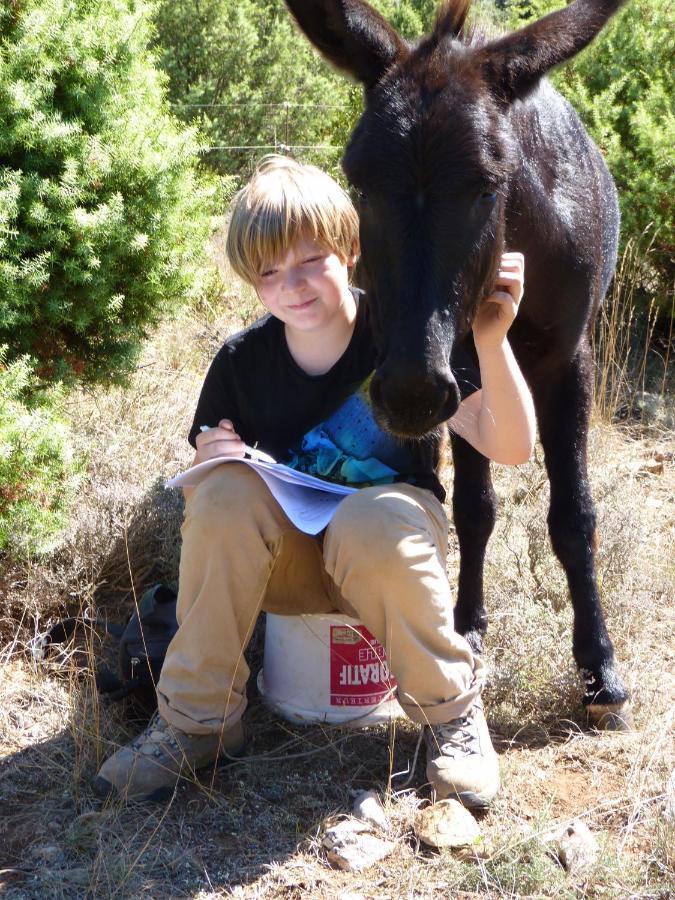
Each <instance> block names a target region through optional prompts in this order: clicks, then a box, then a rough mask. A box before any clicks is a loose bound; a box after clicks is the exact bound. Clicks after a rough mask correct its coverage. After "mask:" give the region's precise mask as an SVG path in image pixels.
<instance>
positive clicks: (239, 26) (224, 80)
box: [156, 0, 437, 175]
mask: <svg viewBox="0 0 675 900" xmlns="http://www.w3.org/2000/svg"><path fill="white" fill-rule="evenodd" d="M436 5H437V4H436V0H374V2H373V6H375V7H376V8H377V9H379V10H380V11H381V12H383V13H384V15H385V16H386V17H387V18H388V19H389V20H390V21H391V22H392V23H393V24H394V25H395V26H396V27H397V28H399V29H400V31H401V33H402V34H404V35H406V36H407V37H411V38H412V37H416V36H418V35H419V34H421V33H422V32H423V31H424V30H425V29H427V28H428V27H429V26H430V24H431V21H432V20H433V16H434V15H435V11H436ZM156 23H157V52H158V61H159V63H160V65H161V66H162V67H163V68H164V69H165V71H166V72H167V74H168V76H169V85H170V95H171V99H172V101H173V102H174V103H175V104H176V107H175V109H176V113H177V115H179V116H181V118H183V119H184V121H186V122H193V121H195V120H197V121H198V122H199V126H200V129H201V131H202V133H203V134H204V136H205V137H206V139H207V140H208V142H209V144H210V145H211V146H212V147H213V148H216V149H213V150H212V151H211V152H209V153H208V154H206V155H205V156H204V159H205V161H206V162H207V163H208V164H209V165H211V166H213V167H214V168H215V169H216V170H217V171H219V172H235V173H242V175H245V174H246V173H247V171H248V170H249V169H250V168H251V164H252V161H254V160H257V159H258V158H260V157H261V156H263V155H264V154H265V153H266V152H267V153H269V152H272V151H274V150H275V149H276V150H278V151H279V152H284V151H285V150H286V148H292V149H291V152H293V153H294V154H295V155H296V156H300V157H302V158H303V159H306V160H312V161H314V162H316V163H317V164H319V165H322V166H324V167H325V168H328V169H330V170H331V171H333V172H334V171H336V169H337V163H338V160H339V158H340V156H341V155H342V150H343V148H344V142H345V140H346V137H347V135H348V134H349V130H350V126H351V124H352V123H353V122H354V120H355V117H356V116H357V114H360V109H361V99H360V98H361V89H360V88H354V87H353V86H352V85H351V84H350V82H349V80H348V79H347V78H346V77H345V76H344V75H341V74H340V73H338V72H337V71H335V69H333V68H332V67H331V66H329V65H328V64H327V63H326V62H324V61H323V59H322V58H321V57H320V56H319V54H318V53H317V52H316V51H315V50H314V49H313V48H312V47H311V46H310V44H309V42H308V41H307V40H305V38H304V37H303V36H302V35H301V33H300V32H299V31H298V30H297V29H296V28H295V26H294V24H293V20H292V17H291V14H290V13H289V12H288V10H287V9H286V7H285V6H284V4H283V3H282V2H281V0H201V2H200V3H199V4H196V3H195V2H194V0H160V2H159V5H158V11H157V17H156ZM223 147H226V148H232V147H236V148H239V149H218V148H223ZM317 147H326V148H328V149H326V150H319V149H315V148H317Z"/></svg>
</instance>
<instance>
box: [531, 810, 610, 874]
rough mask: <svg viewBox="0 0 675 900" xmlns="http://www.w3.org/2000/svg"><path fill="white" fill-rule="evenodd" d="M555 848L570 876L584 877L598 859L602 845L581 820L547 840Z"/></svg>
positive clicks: (564, 827) (563, 828)
mask: <svg viewBox="0 0 675 900" xmlns="http://www.w3.org/2000/svg"><path fill="white" fill-rule="evenodd" d="M544 840H545V841H550V842H552V843H553V845H554V846H555V848H556V850H557V852H558V857H559V859H560V862H561V863H562V865H563V867H564V868H565V869H566V871H568V872H569V873H570V875H576V876H584V875H586V873H587V872H588V870H589V869H591V868H592V867H593V866H594V865H595V863H596V862H597V859H598V854H599V853H600V845H599V844H598V842H597V841H596V839H595V838H594V837H593V835H592V834H591V832H590V829H589V828H588V826H587V825H585V824H584V823H583V822H582V821H581V819H575V820H574V821H573V822H570V824H569V825H565V826H563V827H562V828H559V829H557V830H556V831H553V832H551V833H550V834H548V835H547V836H546V837H545V838H544Z"/></svg>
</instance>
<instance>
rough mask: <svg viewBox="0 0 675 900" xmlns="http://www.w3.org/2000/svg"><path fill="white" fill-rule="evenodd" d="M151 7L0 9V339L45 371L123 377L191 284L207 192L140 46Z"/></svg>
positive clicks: (46, 0)
mask: <svg viewBox="0 0 675 900" xmlns="http://www.w3.org/2000/svg"><path fill="white" fill-rule="evenodd" d="M151 13H152V7H151V6H150V5H149V4H148V3H147V2H145V0H5V2H4V3H3V4H2V7H1V8H0V344H6V345H7V346H8V351H7V352H8V360H10V361H11V360H12V359H17V358H20V357H22V356H24V355H26V356H27V357H29V358H31V359H32V360H36V361H37V364H38V367H37V371H38V374H39V375H40V377H41V378H42V379H43V381H66V382H68V381H71V382H72V381H74V380H83V381H88V382H100V383H114V382H120V381H122V380H123V379H124V376H125V374H126V373H128V371H129V369H130V367H131V366H132V364H133V362H134V359H135V358H136V354H137V351H138V349H139V346H140V343H141V341H142V339H143V337H144V336H145V335H146V334H147V332H148V330H149V329H150V328H151V327H152V326H153V325H154V324H155V323H156V322H157V321H158V320H159V318H160V316H161V315H163V314H165V313H166V311H167V309H169V308H171V307H173V306H175V305H176V304H177V303H179V302H180V301H181V300H182V299H184V298H185V297H186V295H187V294H188V293H189V292H190V291H191V289H192V288H193V283H194V264H196V263H197V262H198V261H199V259H200V258H201V254H202V251H203V247H204V242H205V238H206V236H207V229H208V225H207V222H208V217H207V209H206V207H207V206H208V204H207V202H206V200H207V197H206V192H205V189H204V187H202V186H201V185H200V183H199V181H198V178H197V176H196V175H195V169H194V163H195V159H196V153H197V150H198V147H197V143H196V138H195V134H194V132H192V131H189V130H188V131H186V130H185V129H184V128H182V126H181V127H178V125H177V123H176V122H175V120H173V119H172V117H171V116H170V115H169V113H168V112H167V108H166V103H165V100H164V84H163V78H164V76H163V75H160V74H159V73H158V70H157V69H156V68H155V65H154V60H153V57H152V55H151V54H150V53H149V52H148V49H147V48H148V44H149V41H150V38H151Z"/></svg>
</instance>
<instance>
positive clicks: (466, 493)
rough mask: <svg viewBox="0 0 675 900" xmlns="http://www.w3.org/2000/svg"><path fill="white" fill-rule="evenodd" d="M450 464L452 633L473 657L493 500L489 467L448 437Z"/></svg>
mask: <svg viewBox="0 0 675 900" xmlns="http://www.w3.org/2000/svg"><path fill="white" fill-rule="evenodd" d="M451 441H452V458H453V463H454V469H455V472H454V489H453V495H452V511H453V518H454V524H455V531H456V532H457V539H458V541H459V551H460V557H459V582H458V585H457V604H456V605H455V613H454V615H455V629H456V631H457V632H458V633H459V634H462V635H464V637H465V638H466V639H467V640H468V642H469V644H470V645H471V648H472V649H473V650H474V652H476V653H481V652H482V649H483V635H484V634H485V631H486V630H487V614H486V612H485V606H484V604H483V564H484V562H485V548H486V547H487V542H488V540H489V538H490V535H491V534H492V529H493V528H494V525H495V518H496V512H497V497H496V495H495V492H494V490H493V488H492V480H491V478H490V463H489V461H488V460H487V459H486V458H485V457H484V456H483V455H482V454H481V453H478V451H477V450H474V449H473V447H471V446H470V444H467V442H466V441H465V440H463V439H462V438H460V437H458V436H457V435H456V434H452V433H451Z"/></svg>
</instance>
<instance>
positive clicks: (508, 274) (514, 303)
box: [473, 253, 525, 350]
mask: <svg viewBox="0 0 675 900" xmlns="http://www.w3.org/2000/svg"><path fill="white" fill-rule="evenodd" d="M524 288H525V257H524V256H523V254H522V253H504V254H502V258H501V261H500V264H499V272H498V274H497V279H496V281H495V289H494V291H493V292H492V293H491V294H490V296H489V297H485V299H484V300H483V302H482V303H481V304H480V306H479V307H478V310H477V312H476V316H475V318H474V320H473V336H474V340H475V342H476V348H477V349H478V350H486V349H490V348H494V347H498V346H500V345H501V344H502V343H503V342H504V340H505V338H506V332H507V331H508V330H509V328H510V327H511V324H512V323H513V320H514V319H515V317H516V315H517V314H518V304H519V303H520V301H521V299H522V297H523V291H524Z"/></svg>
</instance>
